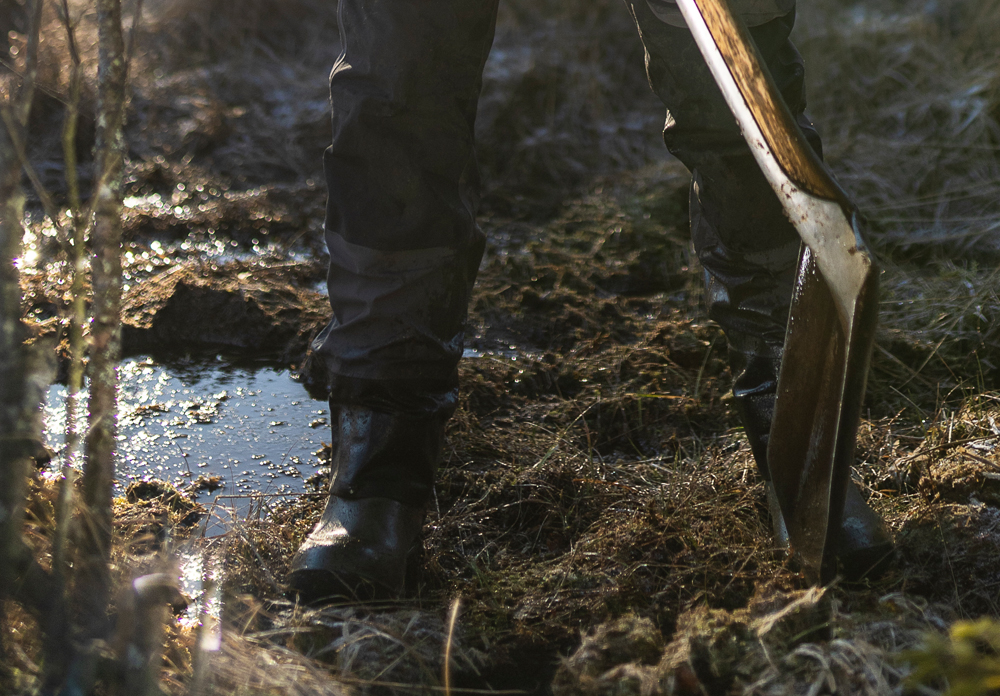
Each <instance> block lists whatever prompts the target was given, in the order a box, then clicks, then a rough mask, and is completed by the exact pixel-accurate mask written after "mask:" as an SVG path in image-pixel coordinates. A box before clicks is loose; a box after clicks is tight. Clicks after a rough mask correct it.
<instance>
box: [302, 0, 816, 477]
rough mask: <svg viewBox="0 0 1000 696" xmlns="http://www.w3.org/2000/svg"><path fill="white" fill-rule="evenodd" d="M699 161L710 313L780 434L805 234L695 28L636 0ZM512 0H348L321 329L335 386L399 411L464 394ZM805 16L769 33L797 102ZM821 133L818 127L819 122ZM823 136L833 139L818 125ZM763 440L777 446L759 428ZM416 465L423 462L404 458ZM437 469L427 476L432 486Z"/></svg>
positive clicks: (338, 399)
mask: <svg viewBox="0 0 1000 696" xmlns="http://www.w3.org/2000/svg"><path fill="white" fill-rule="evenodd" d="M626 3H627V4H628V5H629V7H630V9H631V11H632V14H633V16H634V17H635V20H636V24H637V26H638V28H639V31H640V34H641V36H642V39H643V42H644V44H645V46H646V50H647V54H648V73H649V77H650V83H651V85H652V86H653V89H654V91H655V92H656V93H657V94H658V95H659V96H660V98H661V99H662V100H663V102H664V104H665V105H666V106H667V108H668V110H669V113H668V119H667V126H666V129H665V131H664V140H665V141H666V143H667V146H668V148H669V149H670V151H671V152H672V153H674V154H675V155H676V156H677V157H678V158H679V159H681V161H683V162H684V163H685V164H686V165H687V166H688V168H689V169H691V171H692V174H693V177H694V184H693V187H692V206H691V210H692V229H693V235H694V240H695V246H696V249H697V252H698V255H699V258H700V259H701V261H702V263H703V264H704V266H705V269H706V279H707V285H708V297H709V313H710V316H711V317H712V318H713V319H715V320H716V321H717V322H718V323H719V324H720V325H721V326H722V327H723V329H724V330H725V332H726V335H727V337H728V339H729V341H730V345H731V360H732V363H733V371H734V375H735V380H736V384H735V390H734V391H735V394H736V399H737V403H738V404H739V407H740V409H741V412H742V415H743V416H744V421H745V422H746V423H747V428H748V432H750V431H751V429H752V428H753V427H754V426H753V424H754V423H755V422H758V421H759V422H760V423H761V428H762V429H761V431H760V432H761V433H763V434H764V436H763V442H764V443H765V445H766V432H767V427H764V422H765V421H766V424H767V425H768V426H769V423H770V415H771V414H770V408H771V404H772V403H773V394H774V386H775V381H776V378H775V375H776V370H777V365H778V363H779V361H780V355H781V345H782V341H783V336H784V326H785V317H786V315H787V311H788V301H789V298H790V293H791V283H792V276H793V273H794V266H795V259H796V255H797V251H798V237H797V235H796V233H795V231H794V230H793V229H792V227H791V225H790V224H789V223H788V222H787V220H786V219H785V217H784V214H783V213H782V212H781V208H780V206H779V205H778V203H777V200H776V198H775V196H774V194H773V193H772V192H771V190H770V188H769V187H768V185H767V183H766V181H765V180H764V178H763V176H762V174H761V173H760V171H759V169H758V167H757V165H756V163H755V162H754V160H753V158H752V156H751V155H750V154H749V151H748V149H747V147H746V145H745V144H744V142H743V140H742V137H741V136H740V134H739V131H738V129H737V127H736V124H735V121H734V120H733V117H732V116H731V115H730V113H729V110H728V108H727V107H726V105H725V103H724V101H723V100H722V97H721V95H720V94H719V92H718V89H717V88H716V86H715V83H714V81H713V80H712V77H711V75H710V74H709V72H708V69H707V68H706V67H705V65H704V63H703V61H702V59H701V57H700V54H699V53H698V49H697V47H696V46H695V44H694V42H693V40H692V38H691V36H690V34H689V33H688V32H687V31H686V30H684V29H678V28H674V27H670V26H668V25H666V24H663V23H662V22H660V21H659V20H658V19H656V18H655V16H653V15H652V13H651V12H650V11H649V9H648V7H647V6H646V4H645V2H644V1H642V0H634V1H633V0H626ZM496 7H497V0H487V1H485V2H484V1H482V0H476V1H474V2H469V1H468V0H427V1H426V2H421V3H408V2H398V1H397V0H364V1H362V0H341V3H340V30H341V34H342V37H341V38H342V44H343V47H344V53H343V55H342V56H341V58H340V60H338V62H337V64H336V66H335V67H334V69H333V72H332V75H331V79H330V86H331V95H332V100H333V144H332V146H331V147H330V148H329V149H328V150H327V152H326V157H325V169H326V178H327V185H328V187H329V203H328V208H327V221H326V230H327V231H326V239H327V245H328V247H329V249H330V255H331V261H330V274H329V279H328V280H329V283H328V284H329V290H330V302H331V305H332V307H333V314H334V316H333V320H332V321H331V323H330V325H329V326H328V327H327V328H326V330H325V331H324V332H323V333H322V334H321V335H320V336H319V338H318V339H317V342H316V346H315V347H316V349H317V351H318V352H319V353H320V354H321V355H322V356H323V357H324V358H325V360H326V362H327V365H328V366H329V368H330V372H331V374H332V393H331V401H332V402H334V403H343V404H353V405H361V406H367V407H371V408H375V409H378V410H380V411H384V412H388V413H401V414H408V415H416V416H419V415H421V414H424V415H438V416H441V415H442V414H447V413H448V412H450V410H451V409H452V408H453V407H454V404H455V397H456V389H457V364H458V360H459V358H460V357H461V353H462V341H463V334H462V325H463V322H464V320H465V317H466V313H467V306H468V300H469V295H470V293H471V289H472V284H473V282H474V280H475V275H476V271H477V268H478V265H479V261H480V259H481V256H482V252H483V244H484V240H483V235H482V233H481V231H480V230H479V229H478V227H477V226H476V223H475V211H476V204H477V201H478V193H479V178H478V172H477V167H476V159H475V151H474V144H473V131H474V122H475V113H476V103H477V100H478V97H479V92H480V89H481V76H482V69H483V65H484V63H485V60H486V57H487V55H488V52H489V48H490V45H491V43H492V39H493V32H494V26H495V20H496ZM792 22H793V17H791V16H788V17H784V18H781V19H778V20H775V21H772V22H769V23H768V24H765V25H762V26H760V27H756V28H755V29H754V30H753V31H752V33H753V35H754V38H755V40H756V41H757V42H758V44H759V47H760V48H761V51H762V53H763V54H764V57H765V60H766V61H767V63H768V65H769V66H770V68H771V70H772V72H773V73H774V76H775V78H776V79H777V81H778V83H779V85H780V86H781V88H782V91H783V93H784V94H785V98H786V100H787V101H788V102H789V105H790V106H791V107H792V110H793V112H794V113H797V114H801V112H802V109H803V108H804V98H803V89H802V77H803V75H802V73H803V70H802V63H801V59H800V58H799V56H798V54H797V53H796V51H795V49H794V48H793V47H792V46H791V44H790V43H789V42H788V32H789V31H790V29H791V25H792ZM810 133H811V135H812V136H815V133H814V132H811V129H809V130H807V134H810ZM812 139H814V140H815V141H816V143H817V147H818V139H815V138H812ZM750 434H751V442H755V441H756V442H757V443H758V444H755V455H757V458H758V461H759V462H764V457H763V455H764V452H763V451H760V452H758V451H757V450H758V449H760V447H761V446H765V445H760V444H759V442H760V438H754V437H753V433H752V432H751V433H750ZM399 475H400V476H408V475H410V476H412V472H406V471H400V472H399ZM432 484H433V481H431V480H428V481H423V482H421V483H420V485H421V486H422V487H424V488H426V490H428V491H429V490H430V486H431V485H432Z"/></svg>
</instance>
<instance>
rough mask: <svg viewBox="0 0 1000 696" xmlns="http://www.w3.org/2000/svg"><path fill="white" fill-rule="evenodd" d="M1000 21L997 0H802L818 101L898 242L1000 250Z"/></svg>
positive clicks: (879, 234)
mask: <svg viewBox="0 0 1000 696" xmlns="http://www.w3.org/2000/svg"><path fill="white" fill-rule="evenodd" d="M998 31H1000V4H998V3H997V2H995V1H994V0H987V1H985V2H984V1H981V0H959V1H958V2H948V3H940V4H938V3H935V4H933V5H930V6H929V5H927V3H924V2H918V1H913V2H899V3H874V4H872V3H866V4H861V3H848V4H845V3H839V2H810V3H803V4H802V6H801V8H800V22H799V26H798V30H797V37H798V38H797V43H798V46H799V48H800V49H801V50H802V52H803V54H804V55H805V57H806V59H807V67H808V76H809V98H810V104H811V106H810V110H811V112H812V114H813V115H814V116H815V118H816V120H817V122H818V124H819V126H820V129H821V132H822V134H823V136H824V144H825V148H826V152H827V157H828V159H829V160H830V161H831V162H832V164H833V166H834V169H835V171H836V172H837V174H838V176H839V178H840V179H841V181H842V182H843V183H844V184H845V185H846V186H847V187H848V188H849V190H850V191H851V192H852V194H853V195H854V196H855V197H856V199H857V200H858V202H859V203H860V205H861V207H862V209H863V210H864V211H865V212H866V213H867V214H868V215H869V216H870V217H871V218H872V221H873V227H874V231H875V239H876V241H877V242H878V244H879V246H880V247H882V248H884V249H886V250H887V251H888V250H893V252H894V253H897V254H898V253H900V252H902V253H903V254H906V255H913V254H920V255H924V256H926V255H927V254H928V253H934V254H940V255H942V256H945V257H954V256H960V257H964V258H968V259H975V258H976V257H977V255H979V254H982V253H983V252H988V253H991V254H993V255H995V254H996V253H997V252H998V250H1000V242H998V240H1000V235H998V233H997V224H998V223H997V220H998V219H1000V203H998V201H1000V195H998V194H1000V164H998V161H997V152H998V150H997V148H998V145H1000V141H998V136H1000V125H998V118H1000V91H998V86H1000V63H998V61H997V57H996V50H995V48H996V44H995V37H996V35H997V32H998Z"/></svg>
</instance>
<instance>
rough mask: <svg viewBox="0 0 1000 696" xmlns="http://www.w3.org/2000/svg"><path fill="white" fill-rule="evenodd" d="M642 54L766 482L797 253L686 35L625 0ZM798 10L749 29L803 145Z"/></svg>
mask: <svg viewBox="0 0 1000 696" xmlns="http://www.w3.org/2000/svg"><path fill="white" fill-rule="evenodd" d="M626 4H627V5H628V6H629V9H630V10H631V12H632V15H633V17H634V18H635V22H636V26H637V27H638V28H639V33H640V35H641V36H642V41H643V45H644V46H645V48H646V72H647V75H648V76H649V83H650V85H651V86H652V88H653V91H654V92H655V93H656V94H657V96H659V97H660V99H661V100H662V101H663V103H664V104H665V105H666V107H667V121H666V126H665V127H664V130H663V140H664V142H665V143H666V145H667V148H668V149H669V150H670V152H671V153H672V154H674V155H675V156H676V157H677V158H678V159H679V160H681V161H682V162H683V163H684V164H685V165H686V166H687V168H688V169H690V170H691V174H692V185H691V234H692V238H693V240H694V247H695V251H696V252H697V254H698V259H699V261H700V262H701V264H702V267H703V268H704V269H705V291H706V292H705V295H706V303H707V305H708V314H709V316H710V317H711V318H712V319H713V320H714V321H715V322H716V323H718V324H719V325H720V326H721V327H722V329H723V331H724V332H725V334H726V339H727V341H728V343H729V360H730V365H731V367H732V372H733V395H734V397H735V403H736V408H737V410H738V411H739V415H740V418H741V420H742V421H743V424H744V426H745V428H746V432H747V436H748V439H749V441H750V445H751V447H752V449H753V453H754V459H756V461H757V464H758V467H759V468H760V469H761V473H762V474H763V475H764V477H765V478H769V475H768V472H767V464H766V462H767V458H766V457H767V439H768V433H769V431H770V428H771V417H772V415H773V411H774V396H775V392H776V389H777V381H778V368H779V366H780V363H781V354H782V348H783V345H784V340H785V324H786V321H787V318H788V307H789V302H790V300H791V295H792V285H793V282H794V277H795V268H796V264H797V261H798V253H799V236H798V233H797V232H796V231H795V228H794V227H792V225H791V223H790V222H789V221H788V219H787V218H786V217H785V213H784V210H783V209H782V207H781V205H780V203H779V202H778V199H777V196H775V194H774V192H773V191H772V189H771V187H770V185H769V184H768V183H767V180H766V179H765V178H764V175H763V174H762V173H761V171H760V168H759V167H758V165H757V162H756V161H755V160H754V158H753V155H751V154H750V150H749V148H748V147H747V145H746V143H745V141H744V140H743V136H742V135H741V134H740V131H739V128H738V126H737V125H736V120H735V118H734V117H733V116H732V114H731V113H730V111H729V108H728V106H726V103H725V100H724V99H723V97H722V93H721V92H720V91H719V89H718V87H717V86H716V85H715V81H714V80H713V79H712V75H711V73H710V72H709V69H708V66H707V65H706V64H705V62H704V60H703V59H702V57H701V53H700V52H699V50H698V47H697V46H696V45H695V43H694V39H692V38H691V35H690V33H689V32H688V31H687V29H682V28H677V27H673V26H670V25H667V24H664V23H663V22H661V21H659V20H658V19H657V18H656V17H655V16H654V15H653V13H652V12H651V11H650V10H649V7H648V6H647V4H646V2H645V0H626ZM794 22H795V14H794V12H792V13H790V14H788V15H786V16H784V17H780V18H778V19H775V20H772V21H770V22H767V23H766V24H762V25H760V26H757V27H752V28H751V29H750V33H751V35H752V36H753V39H754V42H755V43H756V44H757V49H758V50H759V51H760V53H761V56H762V57H763V59H764V62H765V63H766V64H767V66H768V68H769V69H770V72H771V75H772V76H773V77H774V79H775V82H776V83H777V85H778V88H779V89H780V90H781V93H782V96H783V97H784V98H785V102H786V103H787V104H788V106H789V108H790V109H791V111H792V114H794V115H795V116H796V119H797V120H798V123H799V126H801V128H802V130H803V132H804V133H805V135H806V138H807V139H808V140H809V142H810V144H811V145H812V146H813V148H814V149H815V150H816V151H817V152H821V146H820V140H819V135H818V134H817V133H816V130H815V129H814V128H813V126H812V124H811V123H810V122H809V120H808V119H807V118H806V117H805V116H804V114H803V112H804V111H805V105H806V103H805V102H806V100H805V86H804V77H805V70H804V67H803V62H802V57H801V56H800V55H799V53H798V51H797V50H796V49H795V47H794V46H793V45H792V43H791V42H790V41H789V40H788V36H789V33H790V32H791V30H792V25H793V24H794Z"/></svg>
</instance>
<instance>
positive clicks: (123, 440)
mask: <svg viewBox="0 0 1000 696" xmlns="http://www.w3.org/2000/svg"><path fill="white" fill-rule="evenodd" d="M119 379H120V381H121V388H120V414H121V415H120V418H119V435H118V458H117V467H118V479H119V484H120V485H124V484H127V483H128V482H130V481H131V480H136V479H142V478H147V477H148V478H159V479H164V480H166V481H170V482H172V483H175V484H178V485H180V484H185V485H186V483H188V482H189V481H190V480H191V479H192V478H197V477H198V476H199V475H201V474H204V475H206V476H218V477H220V479H221V480H220V483H221V484H222V486H223V488H222V489H221V490H219V491H216V492H215V493H214V494H213V495H215V494H228V495H231V494H250V493H258V492H260V493H292V492H299V491H302V490H303V489H304V483H303V479H304V478H308V477H309V476H310V475H311V474H312V473H313V472H314V470H315V468H316V467H317V466H318V460H317V458H316V457H315V456H314V454H313V453H314V452H316V451H317V450H319V449H320V448H321V447H322V446H323V443H324V442H329V440H330V433H329V426H328V422H329V418H328V414H327V409H326V404H325V403H324V402H321V401H314V400H312V399H311V398H310V397H309V396H308V394H307V393H306V390H305V388H304V387H303V386H302V385H301V384H298V383H297V382H295V381H293V380H292V378H291V375H290V374H289V372H288V371H287V370H284V369H281V368H277V367H273V366H270V365H263V366H262V365H260V364H256V365H252V366H240V365H234V364H232V363H230V362H227V361H226V360H224V359H222V358H216V359H208V360H205V359H199V360H186V361H173V362H169V363H157V362H155V361H153V360H152V359H150V358H143V357H139V358H129V359H126V360H124V361H122V364H121V366H120V368H119ZM65 399H66V387H64V386H62V385H53V386H52V387H51V388H50V389H49V393H48V398H47V401H46V404H45V414H44V417H45V424H46V438H47V444H48V445H49V447H51V448H52V449H53V450H55V451H56V452H57V453H61V451H62V449H63V448H64V436H63V433H64V432H65V421H66V413H65ZM81 425H82V423H81ZM189 472H190V473H189Z"/></svg>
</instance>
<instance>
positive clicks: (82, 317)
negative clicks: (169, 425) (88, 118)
mask: <svg viewBox="0 0 1000 696" xmlns="http://www.w3.org/2000/svg"><path fill="white" fill-rule="evenodd" d="M60 16H61V19H62V22H63V27H64V28H65V30H66V43H67V46H68V48H69V57H70V73H69V99H67V101H66V116H65V121H64V122H63V131H62V145H63V160H64V163H65V166H66V193H67V201H68V203H69V236H70V238H69V244H68V245H67V248H66V260H67V263H68V265H69V267H70V273H71V274H72V280H71V282H70V298H71V299H70V310H69V318H68V322H67V323H68V330H67V334H68V336H69V371H68V375H67V380H66V381H67V387H66V449H65V455H64V457H63V469H62V473H63V476H62V479H61V481H60V489H59V503H58V506H57V510H56V538H55V543H54V545H53V570H54V571H55V572H56V574H57V577H59V579H60V584H61V585H62V584H64V580H65V577H66V572H67V567H66V565H67V558H66V545H67V539H68V537H69V526H70V521H71V519H72V517H73V481H74V479H75V477H76V466H75V465H76V463H77V454H78V452H79V448H80V432H79V427H78V423H77V411H78V402H79V394H80V390H81V389H82V388H83V358H84V353H85V346H84V341H83V327H84V323H85V322H86V320H87V314H86V312H87V306H86V299H85V297H84V292H83V290H84V279H85V277H86V271H87V262H86V254H85V253H84V245H85V244H86V232H87V230H86V226H87V223H88V221H87V220H86V219H85V218H84V216H83V213H82V210H81V208H82V206H81V203H80V180H79V177H78V176H77V170H76V168H77V159H76V133H77V126H78V123H79V120H80V91H81V85H82V80H81V75H82V70H81V62H80V53H79V51H78V50H77V47H76V35H75V31H74V29H73V24H72V21H71V19H70V14H69V3H68V0H62V5H61V7H60Z"/></svg>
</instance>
